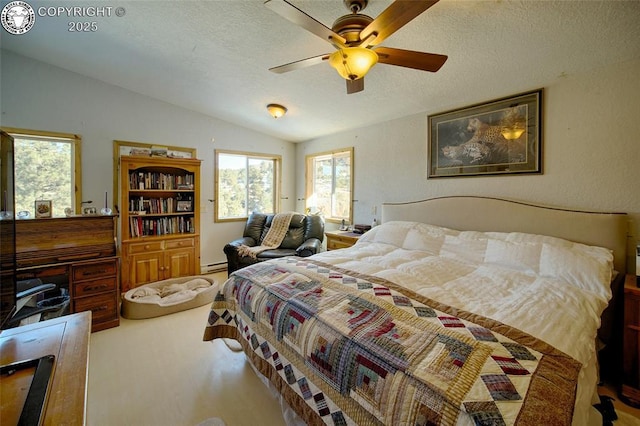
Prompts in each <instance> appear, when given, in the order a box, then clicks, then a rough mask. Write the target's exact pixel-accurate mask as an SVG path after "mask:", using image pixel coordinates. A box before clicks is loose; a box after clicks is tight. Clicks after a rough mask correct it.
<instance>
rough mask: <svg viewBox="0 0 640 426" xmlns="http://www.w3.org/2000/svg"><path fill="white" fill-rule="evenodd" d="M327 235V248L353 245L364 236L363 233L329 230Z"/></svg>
mask: <svg viewBox="0 0 640 426" xmlns="http://www.w3.org/2000/svg"><path fill="white" fill-rule="evenodd" d="M325 235H326V236H327V250H337V249H341V248H348V247H351V246H352V245H354V244H355V243H356V242H357V241H358V239H359V238H360V237H361V236H362V234H356V233H355V232H349V231H329V232H325Z"/></svg>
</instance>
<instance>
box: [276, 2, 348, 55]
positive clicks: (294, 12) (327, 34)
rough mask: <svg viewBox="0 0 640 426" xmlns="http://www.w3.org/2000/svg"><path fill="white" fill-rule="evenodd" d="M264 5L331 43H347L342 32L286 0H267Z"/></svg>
mask: <svg viewBox="0 0 640 426" xmlns="http://www.w3.org/2000/svg"><path fill="white" fill-rule="evenodd" d="M264 5H265V6H267V7H268V8H269V9H271V10H273V11H274V12H276V13H277V14H278V15H280V16H282V17H283V18H285V19H287V20H288V21H291V22H293V23H294V24H296V25H299V26H301V27H302V28H304V29H305V30H307V31H309V32H311V33H313V34H315V35H317V36H318V37H320V38H321V39H323V40H325V41H328V42H329V43H334V42H335V43H337V44H338V45H342V46H344V44H345V43H346V40H345V39H344V37H342V36H341V35H340V34H338V33H336V32H334V31H333V30H332V29H331V28H328V27H327V26H325V25H324V24H323V23H322V22H319V21H317V20H315V19H314V18H312V17H311V16H309V15H307V14H306V13H305V12H303V11H302V10H300V9H298V8H297V7H295V6H294V5H292V4H291V3H289V2H288V1H286V0H265V2H264Z"/></svg>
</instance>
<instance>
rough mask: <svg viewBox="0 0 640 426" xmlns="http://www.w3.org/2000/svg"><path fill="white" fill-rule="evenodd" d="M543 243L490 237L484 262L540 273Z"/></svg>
mask: <svg viewBox="0 0 640 426" xmlns="http://www.w3.org/2000/svg"><path fill="white" fill-rule="evenodd" d="M541 251H542V245H541V244H536V243H526V242H523V243H514V242H510V241H501V240H494V239H490V240H489V241H488V242H487V251H486V253H485V256H484V262H485V263H489V264H492V265H498V266H501V267H504V268H509V269H515V270H517V271H522V272H527V273H534V274H537V273H538V269H539V265H540V252H541Z"/></svg>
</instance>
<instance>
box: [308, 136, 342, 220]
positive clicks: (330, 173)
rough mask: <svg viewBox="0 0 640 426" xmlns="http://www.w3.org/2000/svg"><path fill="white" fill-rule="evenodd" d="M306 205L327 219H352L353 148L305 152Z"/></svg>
mask: <svg viewBox="0 0 640 426" xmlns="http://www.w3.org/2000/svg"><path fill="white" fill-rule="evenodd" d="M306 176H307V182H306V208H307V211H309V212H310V213H319V214H322V215H323V216H324V218H325V219H326V220H328V221H335V222H338V221H342V220H345V221H347V222H349V223H351V221H352V208H351V205H352V202H351V200H352V198H353V197H352V193H353V148H348V149H343V150H339V151H334V152H329V153H321V154H314V155H309V156H307V159H306Z"/></svg>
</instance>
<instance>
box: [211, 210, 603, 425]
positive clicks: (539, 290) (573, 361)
mask: <svg viewBox="0 0 640 426" xmlns="http://www.w3.org/2000/svg"><path fill="white" fill-rule="evenodd" d="M309 259H310V261H311V264H313V265H316V266H315V267H316V268H317V267H318V266H320V267H321V268H324V269H325V270H328V271H333V272H329V275H331V274H332V273H334V274H345V275H346V276H349V277H351V278H355V279H361V280H364V281H365V282H378V281H376V280H380V281H379V283H383V284H384V285H385V288H389V289H393V291H394V292H395V291H396V290H398V293H397V296H396V295H395V293H394V294H391V293H390V295H389V297H391V298H392V299H391V300H394V301H395V297H404V296H403V295H410V296H411V295H412V296H413V297H411V298H410V299H411V300H417V301H419V302H420V303H422V302H425V301H426V302H429V303H430V302H433V304H434V305H433V306H435V307H436V308H438V311H437V312H438V315H436V318H437V320H436V321H435V322H436V323H438V324H440V323H442V324H445V327H447V330H446V332H443V333H444V334H447V333H449V332H450V331H452V330H451V329H452V328H453V331H454V332H455V331H456V330H455V327H456V326H453V327H449V326H447V325H446V322H447V321H449V322H450V324H449V325H451V324H453V323H456V321H461V322H464V323H465V324H464V327H462V328H463V329H466V330H476V331H477V330H480V329H481V328H482V329H484V328H486V329H489V330H491V333H493V334H495V335H496V336H498V335H500V336H502V334H500V333H501V331H504V332H505V334H504V336H507V337H506V338H508V339H511V338H515V339H516V341H517V342H516V343H523V342H524V343H527V342H528V343H531V347H532V348H534V349H532V351H533V352H532V353H534V354H537V353H538V352H536V349H540V348H541V347H545V345H548V346H549V348H551V349H549V354H553V357H551V358H549V359H552V360H554V363H556V364H557V365H556V366H557V367H558V370H557V372H556V373H553V374H554V375H560V376H562V375H563V374H565V372H566V373H567V376H570V375H572V374H573V373H571V371H573V370H574V369H575V377H574V378H571V379H570V380H571V381H570V383H571V384H570V385H569V388H571V387H573V390H572V391H570V392H568V393H570V394H571V395H570V396H569V398H570V401H571V403H570V405H572V407H570V408H569V409H567V408H566V407H565V408H560V410H565V411H568V412H569V413H570V415H569V417H568V419H569V420H567V419H565V420H558V421H559V422H560V421H562V422H564V423H565V424H568V423H571V422H573V424H575V425H578V424H579V425H583V424H588V421H589V418H588V417H589V412H590V407H591V405H592V403H593V402H594V401H593V395H594V390H595V386H596V381H597V374H596V359H595V358H596V357H595V341H596V334H597V330H598V327H599V325H600V315H601V314H602V311H603V310H604V308H605V307H606V305H607V303H608V300H609V299H610V298H611V290H610V287H609V283H610V281H611V277H612V274H613V266H612V265H613V256H612V253H611V251H610V250H607V249H603V248H599V247H593V246H587V245H584V244H578V243H574V242H570V241H566V240H562V239H559V238H553V237H547V236H540V235H531V234H524V233H491V232H484V233H483V232H474V231H464V232H461V231H455V230H452V229H448V228H442V227H437V226H433V225H426V224H422V223H416V222H400V221H395V222H389V223H385V224H384V225H382V226H379V227H376V228H374V229H373V230H371V231H369V232H367V233H366V234H365V235H364V236H363V237H362V238H360V240H359V241H358V243H357V244H356V245H354V246H353V247H352V248H349V249H342V250H335V251H330V252H324V253H321V254H317V255H315V256H312V257H311V258H309ZM278 262H280V263H282V262H297V260H295V259H293V260H292V259H290V260H286V259H285V260H280V261H274V262H273V263H274V264H275V263H278ZM261 267H266V268H269V267H275V268H276V269H277V268H279V266H275V265H272V266H270V265H262V266H261ZM305 268H306V266H305ZM256 272H257V270H256V271H252V270H251V269H249V270H248V271H244V272H242V271H240V272H239V273H241V274H244V275H242V276H243V277H244V278H241V279H239V278H238V277H232V279H231V280H230V282H228V283H227V284H225V286H224V288H223V290H222V292H221V293H220V294H219V296H220V301H219V302H218V304H216V303H214V305H213V307H212V315H211V316H210V318H209V322H208V324H207V331H206V332H205V338H214V337H235V338H238V339H239V340H242V339H245V341H246V343H245V349H246V352H247V353H248V355H249V358H250V359H251V360H252V362H254V364H257V366H258V367H259V368H258V369H259V370H260V371H261V372H262V373H263V374H265V373H266V375H267V377H269V376H270V375H271V376H272V377H271V379H272V382H276V383H280V384H281V385H282V381H281V380H278V379H277V378H276V377H275V376H276V375H277V374H279V373H278V371H279V370H278V369H277V365H276V364H273V363H272V365H271V367H268V366H267V365H264V360H265V358H264V357H262V356H260V350H255V349H256V348H255V347H253V346H254V345H252V344H251V342H252V339H256V341H260V340H261V339H262V337H260V338H258V337H253V336H254V334H253V333H254V332H255V335H256V336H260V335H261V333H260V330H261V328H262V325H260V324H259V321H258V323H257V324H253V323H251V320H252V318H254V319H255V317H256V312H254V311H253V309H254V308H255V309H258V307H257V305H255V304H254V303H253V302H251V303H249V304H248V305H246V306H244V307H241V304H240V305H237V306H236V305H235V303H236V302H233V303H231V305H229V304H228V301H229V300H228V299H230V298H234V297H238V296H239V295H238V294H234V290H233V289H231V288H229V287H230V286H231V287H234V286H235V288H236V289H237V288H239V286H238V282H240V281H242V280H244V279H249V277H250V276H251V274H253V273H256ZM275 275H277V274H275ZM275 275H274V277H275ZM312 276H313V275H312ZM313 277H314V278H313V279H315V280H317V279H318V278H317V277H316V276H313ZM276 281H277V280H276ZM300 281H304V279H301V280H300ZM276 284H277V283H276ZM326 288H327V289H332V288H333V287H331V285H329V284H328V285H327V287H326ZM321 292H328V290H321ZM363 297H365V296H363ZM367 297H368V296H367ZM223 299H226V300H225V301H224V302H222V301H223ZM256 303H257V302H256ZM288 303H290V302H288ZM412 303H413V302H412ZM230 306H233V307H235V308H236V309H235V310H234V309H229V307H230ZM247 306H249V308H247ZM414 306H415V303H414ZM393 309H395V308H393ZM243 310H244V311H243ZM241 311H242V312H241ZM234 315H235V316H234ZM397 315H400V316H401V314H397ZM225 316H226V318H227V319H229V318H232V319H233V320H229V321H227V320H225V319H222V318H224V317H225ZM243 316H244V317H243ZM394 318H395V317H394ZM397 318H399V317H397ZM443 318H445V319H444V320H443ZM447 318H450V319H447ZM469 321H470V322H469ZM222 323H224V324H226V327H227V328H226V330H227V331H220V329H219V326H220V325H221V324H222ZM229 324H235V325H234V326H235V327H236V328H237V329H238V330H239V332H238V333H231V332H229V331H228V328H229ZM425 324H427V323H425ZM478 324H480V326H478ZM487 324H491V326H488V325H487ZM242 327H244V329H245V331H246V330H247V329H251V330H252V333H249V334H247V333H246V332H243V331H242V330H241V329H240V328H242ZM425 327H427V328H428V327H430V326H426V325H425ZM467 332H468V331H467ZM265 334H266V333H265ZM285 334H286V333H285ZM472 334H473V335H474V337H477V336H476V335H475V333H472ZM447 335H448V336H449V334H447ZM480 335H482V332H481V333H480ZM282 336H283V335H281V337H280V339H281V340H282ZM450 336H451V337H452V338H453V339H454V340H455V339H456V338H457V337H456V336H457V335H456V334H451V335H450ZM514 336H517V337H514ZM461 339H462V338H461ZM500 339H502V337H500V338H499V339H498V340H500ZM463 340H464V339H463ZM477 340H482V338H479V339H477ZM265 342H266V341H265V340H262V341H261V342H260V345H266V347H267V348H269V351H270V352H272V351H274V350H275V349H277V348H281V346H280V343H279V342H278V337H277V336H276V338H275V340H274V341H273V342H267V343H265ZM485 343H486V342H485ZM260 345H258V347H259V346H260ZM545 351H546V349H545V350H543V351H542V353H544V352H545ZM250 352H253V354H250ZM256 353H257V355H256ZM279 353H280V355H281V357H282V359H287V361H293V360H291V359H288V358H294V357H296V356H297V355H296V354H295V351H292V352H289V351H287V350H285V349H284V348H281V350H280V351H279ZM262 355H264V353H262ZM270 355H272V354H270ZM287 356H288V357H287ZM430 356H431V357H433V356H435V355H433V353H432V354H431V355H430ZM545 356H546V355H545ZM491 357H492V358H493V359H496V360H502V361H500V362H502V366H501V368H502V367H503V366H504V363H507V364H509V363H510V362H511V361H512V360H513V358H511V357H510V356H509V357H507V358H508V359H507V358H504V357H503V356H502V355H501V354H494V355H491ZM536 357H537V355H536ZM302 358H304V356H303V357H302ZM503 358H504V359H503ZM534 358H535V357H534ZM540 359H542V358H540ZM466 361H467V360H466V358H465V360H464V362H462V363H463V364H464V363H465V362H466ZM527 362H529V361H527V360H524V361H523V360H521V359H519V365H520V367H518V366H516V367H514V369H510V367H507V370H509V371H510V372H511V373H513V374H515V375H516V376H517V375H518V374H521V375H528V374H529V373H530V376H531V377H532V379H531V382H532V383H538V382H536V380H537V379H539V376H540V373H539V371H541V370H538V367H537V364H535V362H534V361H531V362H533V364H527ZM545 362H546V361H545ZM307 364H308V360H307ZM516 364H518V362H516ZM336 365H339V362H338V363H336ZM522 366H524V367H522ZM260 367H262V368H260ZM482 368H488V369H489V370H490V369H491V368H497V367H495V366H493V367H491V366H489V367H487V366H486V365H485V366H484V367H482ZM519 368H523V369H525V370H528V373H522V370H518V369H519ZM502 370H503V371H506V370H505V369H504V368H502ZM301 371H306V372H307V374H304V376H305V380H306V379H308V380H309V382H314V381H317V380H318V377H319V376H322V374H318V373H317V371H315V372H314V369H313V368H311V369H309V370H305V368H304V367H301ZM517 371H520V373H517ZM478 374H479V375H478V376H477V377H476V379H477V380H476V382H475V383H473V384H472V385H469V386H468V387H467V388H466V390H465V392H466V393H465V395H463V396H460V397H458V396H456V397H452V398H451V401H453V402H452V405H458V407H456V410H458V409H459V410H458V411H456V412H455V414H447V415H440V414H442V413H443V412H444V411H446V410H444V411H443V410H440V411H438V410H435V412H439V413H440V414H437V415H434V416H435V417H433V418H437V419H439V420H438V421H439V423H441V424H461V425H462V424H473V423H474V422H475V423H478V419H483V418H484V419H492V418H493V417H491V416H500V418H501V421H502V422H503V423H504V424H531V421H530V420H529V421H527V420H524V419H527V418H528V417H527V415H526V414H522V412H521V411H520V408H518V407H517V404H518V403H515V402H514V401H509V398H510V397H506V399H502V398H503V397H504V395H498V398H497V400H498V402H497V403H494V401H492V400H491V398H487V395H488V396H490V397H493V396H494V392H495V391H496V390H498V391H497V393H498V394H499V393H500V389H501V386H502V384H501V383H498V384H495V383H494V384H491V385H489V384H487V379H486V377H487V374H486V371H484V370H483V371H481V372H479V373H478ZM483 375H484V377H485V379H482V378H481V376H483ZM365 376H366V375H365ZM492 376H494V375H492ZM284 377H285V379H284V383H286V382H287V378H286V375H285V376H284ZM482 380H484V382H483V381H482ZM528 380H529V379H526V380H525V379H523V378H522V377H516V378H515V379H514V380H513V381H514V383H516V385H514V386H515V388H516V389H517V390H518V392H519V397H521V401H524V405H526V403H527V401H528V400H529V399H530V398H534V397H535V394H536V392H535V391H532V390H531V389H532V387H529V384H528V383H529V382H528ZM574 380H575V383H574ZM337 382H338V381H336V383H337ZM520 382H522V383H524V382H527V384H526V385H525V384H518V383H520ZM483 383H484V385H483ZM340 386H342V387H340ZM340 386H337V385H336V384H335V383H334V384H333V385H330V386H329V388H327V387H326V386H325V385H319V386H318V387H317V389H321V390H322V389H325V392H324V393H323V396H324V397H326V400H327V401H325V402H324V404H325V405H330V406H331V409H329V410H328V412H329V413H330V415H328V416H324V417H323V416H320V418H321V419H323V420H322V421H323V422H325V423H328V424H333V423H335V418H336V417H337V416H336V415H335V413H336V412H341V410H344V408H345V407H341V405H345V404H347V405H348V404H351V403H352V402H348V403H345V399H343V396H344V395H349V394H350V395H351V396H354V395H355V396H356V398H351V399H353V400H354V401H355V402H353V404H357V405H359V406H361V407H365V411H366V410H368V411H369V412H372V413H374V417H375V416H377V418H378V419H386V420H382V423H385V424H391V423H393V424H402V423H403V422H404V421H406V422H407V424H408V423H412V424H414V423H415V421H416V419H425V418H427V417H429V416H426V417H425V415H422V417H420V415H418V417H415V416H413V415H410V416H409V417H402V421H400V422H395V421H394V422H391V421H388V419H395V417H385V416H391V415H390V414H389V413H382V412H381V411H380V410H381V409H382V408H381V405H380V404H378V402H376V403H372V402H371V401H368V400H367V398H368V397H367V396H366V395H368V394H367V393H366V392H365V393H364V394H362V392H361V391H362V389H364V388H366V389H368V391H372V392H374V394H375V392H383V391H388V389H387V388H385V387H384V386H382V387H380V386H378V387H375V386H373V385H371V386H369V385H367V386H369V387H367V386H364V387H363V385H362V383H360V384H358V385H357V386H360V388H359V389H358V391H354V390H353V389H345V388H344V386H346V387H347V388H348V387H349V385H343V384H341V385H340ZM427 386H429V385H427ZM332 387H333V389H334V391H335V392H334V391H331V389H330V388H332ZM434 387H438V386H434ZM533 387H535V386H533ZM442 388H443V389H444V388H446V389H448V390H447V391H446V392H453V393H455V392H456V391H452V390H451V389H456V388H453V387H451V388H448V387H446V386H443V387H442ZM576 388H577V390H576ZM372 389H374V390H372ZM375 389H377V390H375ZM385 389H387V390H385ZM403 389H405V388H403ZM281 391H282V389H281ZM359 391H360V393H359ZM368 391H367V392H368ZM332 392H334V393H335V395H334V396H333V397H332ZM336 392H337V393H336ZM406 392H407V391H406V389H405V390H404V391H403V394H402V395H403V398H404V394H405V393H406ZM446 392H445V393H446ZM414 393H415V392H414ZM507 393H508V392H507ZM564 393H567V391H566V390H563V391H562V394H563V395H564ZM358 395H359V396H358ZM363 395H365V396H363ZM532 395H533V396H532ZM378 396H379V395H376V396H372V397H371V398H373V400H376V401H378V400H377V399H376V398H378ZM483 398H484V399H483ZM555 398H556V399H558V401H557V402H558V404H559V399H561V398H560V397H559V396H556V397H555ZM409 399H411V398H409ZM436 399H437V398H436ZM485 399H486V401H485ZM494 399H495V398H494ZM301 400H305V398H301ZM427 400H434V398H433V397H427ZM349 401H350V400H349ZM505 401H506V402H505ZM423 402H424V401H423ZM480 402H482V403H480ZM308 403H309V402H308ZM485 403H486V404H489V405H490V404H493V405H496V404H497V405H498V406H499V409H498V410H497V412H498V414H496V410H495V409H494V408H491V409H487V410H485V409H484V408H483V409H476V408H477V407H480V406H482V407H486V405H483V404H485ZM309 404H310V406H313V405H314V404H313V403H309ZM376 404H377V405H376ZM408 404H409V403H408ZM547 404H548V410H549V411H553V410H557V409H558V406H559V405H556V406H554V404H553V403H551V402H548V403H547ZM423 405H424V404H423ZM409 406H411V407H414V406H412V405H411V404H409V405H407V407H409ZM317 407H318V404H317V401H316V403H315V408H314V409H315V410H316V411H318V410H317ZM514 407H515V408H514ZM294 408H295V407H294ZM307 408H308V407H306V408H305V407H299V408H298V410H297V411H299V412H304V411H305V410H306V409H307ZM412 410H414V411H415V409H412ZM474 410H475V411H474ZM320 411H322V410H320ZM400 411H402V410H400ZM405 411H406V410H405ZM409 411H411V410H409ZM534 411H545V410H540V409H537V410H534ZM346 413H347V414H346V415H345V416H343V417H342V419H343V420H344V422H345V424H350V423H351V424H356V423H362V422H361V421H358V420H356V419H355V418H354V417H355V416H350V415H349V413H358V410H351V411H349V409H347V410H346ZM469 413H471V414H469ZM571 413H572V415H571ZM414 414H415V413H414ZM423 414H424V413H423ZM356 415H357V414H356ZM430 415H431V414H430ZM412 416H413V417H412ZM438 416H440V417H438ZM483 416H484V417H483ZM303 418H304V417H303ZM317 418H318V417H315V418H314V419H316V420H317ZM529 418H530V417H529ZM305 421H306V419H305ZM341 421H342V420H341ZM430 421H431V420H430ZM418 423H419V422H418ZM480 424H482V423H480Z"/></svg>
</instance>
